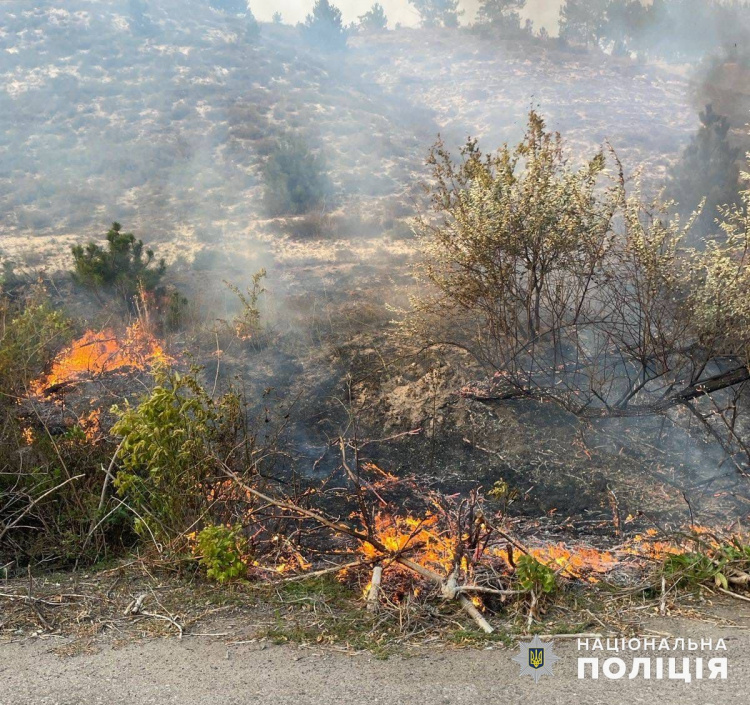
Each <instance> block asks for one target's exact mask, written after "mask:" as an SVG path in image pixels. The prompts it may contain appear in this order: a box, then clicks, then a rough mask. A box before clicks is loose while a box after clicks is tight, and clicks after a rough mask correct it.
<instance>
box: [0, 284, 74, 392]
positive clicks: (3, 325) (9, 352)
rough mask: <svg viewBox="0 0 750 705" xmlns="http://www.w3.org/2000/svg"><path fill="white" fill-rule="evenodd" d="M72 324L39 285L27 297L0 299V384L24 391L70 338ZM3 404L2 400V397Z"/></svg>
mask: <svg viewBox="0 0 750 705" xmlns="http://www.w3.org/2000/svg"><path fill="white" fill-rule="evenodd" d="M71 333H72V324H71V322H70V321H69V320H68V318H67V317H66V316H65V315H64V314H63V313H62V312H61V311H59V310H56V309H54V308H53V307H52V305H51V303H50V301H49V299H48V297H47V294H46V291H45V290H44V289H43V288H42V287H36V288H34V289H33V290H32V291H31V292H30V295H29V297H28V298H27V299H26V300H25V301H20V302H11V301H9V300H7V299H0V388H1V389H2V390H3V392H4V393H5V394H6V395H7V394H13V393H19V392H22V391H25V390H26V389H27V387H28V385H29V383H30V381H31V380H32V379H34V378H36V377H38V376H39V375H40V374H41V372H42V371H43V369H44V366H45V365H46V363H47V362H48V361H49V360H51V359H52V357H53V355H54V353H55V352H57V350H59V349H60V348H61V347H62V346H63V345H64V344H65V343H66V342H67V341H68V340H69V338H70V336H71ZM0 404H2V400H0Z"/></svg>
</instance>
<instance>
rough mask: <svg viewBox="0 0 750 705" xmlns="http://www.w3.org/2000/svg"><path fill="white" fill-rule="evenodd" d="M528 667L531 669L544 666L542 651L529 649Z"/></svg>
mask: <svg viewBox="0 0 750 705" xmlns="http://www.w3.org/2000/svg"><path fill="white" fill-rule="evenodd" d="M529 666H531V667H532V668H542V667H543V666H544V649H529Z"/></svg>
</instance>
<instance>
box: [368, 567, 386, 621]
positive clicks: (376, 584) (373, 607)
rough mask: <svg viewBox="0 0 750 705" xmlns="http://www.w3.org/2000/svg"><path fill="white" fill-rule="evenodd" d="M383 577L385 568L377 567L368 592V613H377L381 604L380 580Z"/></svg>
mask: <svg viewBox="0 0 750 705" xmlns="http://www.w3.org/2000/svg"><path fill="white" fill-rule="evenodd" d="M382 577H383V566H382V565H376V566H375V567H374V568H373V569H372V580H371V581H370V589H369V591H368V592H367V611H368V612H377V611H378V606H379V604H380V580H381V578H382Z"/></svg>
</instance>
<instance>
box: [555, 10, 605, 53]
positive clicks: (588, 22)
mask: <svg viewBox="0 0 750 705" xmlns="http://www.w3.org/2000/svg"><path fill="white" fill-rule="evenodd" d="M606 13H607V0H566V2H565V4H564V5H562V7H560V37H561V38H562V39H565V40H567V41H572V42H578V43H581V44H585V45H586V46H589V45H590V44H596V43H597V42H598V41H599V39H601V37H602V35H603V31H604V26H605V20H606Z"/></svg>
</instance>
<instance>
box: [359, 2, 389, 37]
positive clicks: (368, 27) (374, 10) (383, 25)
mask: <svg viewBox="0 0 750 705" xmlns="http://www.w3.org/2000/svg"><path fill="white" fill-rule="evenodd" d="M359 26H360V28H361V29H362V30H363V31H364V32H385V31H386V30H387V29H388V18H387V17H386V16H385V10H383V6H382V5H381V4H380V3H379V2H376V3H375V4H374V5H373V6H372V7H371V8H370V9H369V10H368V11H367V12H365V14H364V15H360V17H359Z"/></svg>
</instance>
